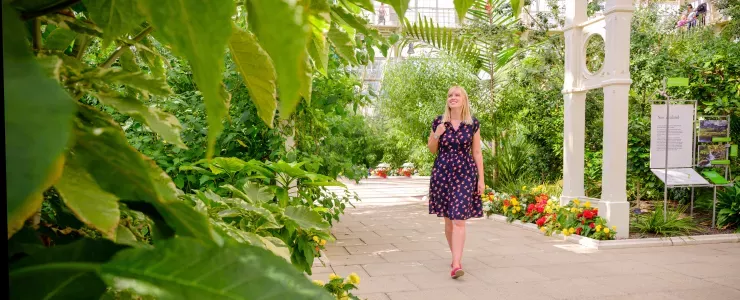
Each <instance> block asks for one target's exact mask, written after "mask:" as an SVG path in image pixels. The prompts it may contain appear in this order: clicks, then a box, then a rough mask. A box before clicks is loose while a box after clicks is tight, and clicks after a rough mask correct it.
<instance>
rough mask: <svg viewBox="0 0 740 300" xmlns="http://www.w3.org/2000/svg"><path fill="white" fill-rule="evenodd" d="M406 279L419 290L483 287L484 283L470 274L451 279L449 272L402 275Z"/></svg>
mask: <svg viewBox="0 0 740 300" xmlns="http://www.w3.org/2000/svg"><path fill="white" fill-rule="evenodd" d="M403 276H405V277H406V278H408V280H409V281H411V282H412V283H413V284H414V285H416V286H417V287H419V289H421V290H427V289H435V288H447V287H454V288H464V287H467V286H484V285H485V283H484V282H482V281H480V280H479V279H478V278H476V277H474V276H473V275H470V274H465V275H463V276H462V277H460V278H457V279H452V278H451V277H450V272H449V271H446V272H431V273H416V274H406V275H403Z"/></svg>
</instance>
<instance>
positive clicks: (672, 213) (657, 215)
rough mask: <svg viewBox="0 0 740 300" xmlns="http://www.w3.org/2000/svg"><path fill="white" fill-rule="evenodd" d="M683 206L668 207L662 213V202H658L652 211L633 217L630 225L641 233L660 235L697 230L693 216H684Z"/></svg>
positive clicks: (681, 233) (673, 234)
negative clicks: (664, 212) (665, 211)
mask: <svg viewBox="0 0 740 300" xmlns="http://www.w3.org/2000/svg"><path fill="white" fill-rule="evenodd" d="M685 211H686V207H685V206H681V207H677V208H676V209H668V210H667V213H666V214H665V216H664V214H663V204H662V203H661V204H658V205H656V206H655V209H654V210H653V211H652V212H648V213H645V214H639V215H636V216H635V217H634V219H633V220H632V222H631V224H630V227H631V228H635V229H637V231H638V232H639V233H641V234H648V233H650V234H656V235H660V236H679V235H690V234H692V233H694V232H698V231H699V227H698V225H697V224H696V222H695V221H694V219H693V218H691V217H689V216H684V212H685Z"/></svg>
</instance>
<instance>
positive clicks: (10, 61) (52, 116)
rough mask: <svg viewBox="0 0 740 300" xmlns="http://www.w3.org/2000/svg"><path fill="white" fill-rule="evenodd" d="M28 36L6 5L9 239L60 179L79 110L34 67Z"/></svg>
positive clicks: (54, 83) (10, 8)
mask: <svg viewBox="0 0 740 300" xmlns="http://www.w3.org/2000/svg"><path fill="white" fill-rule="evenodd" d="M26 32H27V31H26V29H25V28H24V27H23V24H22V23H21V21H20V20H19V18H18V13H17V12H16V11H15V10H14V9H13V8H12V7H10V6H8V5H7V4H6V3H5V2H4V3H3V61H4V64H3V85H4V86H5V89H4V90H5V91H4V96H5V116H6V118H5V128H6V139H5V149H6V153H5V159H6V162H7V163H8V165H7V168H6V173H5V174H6V178H7V180H8V194H7V195H8V211H7V212H8V213H7V217H8V238H10V236H12V235H13V233H15V232H16V231H18V230H19V229H21V227H22V226H23V221H25V220H26V219H28V218H29V217H30V216H31V215H33V214H34V213H35V212H36V209H37V208H38V207H39V206H41V201H42V200H43V198H42V197H41V193H43V191H44V190H46V189H47V188H48V187H49V186H50V185H51V184H52V183H53V182H54V181H55V180H56V178H58V177H59V175H60V174H61V169H62V165H63V164H64V154H63V151H64V148H65V146H66V145H67V143H68V141H69V138H70V137H71V135H72V120H73V118H74V112H75V109H76V107H75V104H74V102H73V101H72V99H70V97H69V95H67V94H66V93H65V91H64V90H62V88H61V87H60V86H59V85H58V84H57V83H56V82H54V80H53V79H51V78H48V77H47V76H46V75H45V74H44V70H43V69H42V67H41V66H40V65H39V64H38V63H37V62H36V61H35V59H34V57H33V55H32V54H31V52H30V51H29V49H28V47H27V43H26V40H25V34H24V33H26ZM58 67H59V65H58V64H55V65H54V66H53V68H58ZM52 73H53V72H52ZM49 124H54V126H49Z"/></svg>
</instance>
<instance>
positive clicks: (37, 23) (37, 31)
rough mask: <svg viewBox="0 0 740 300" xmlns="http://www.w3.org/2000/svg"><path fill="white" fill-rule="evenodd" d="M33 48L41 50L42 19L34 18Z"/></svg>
mask: <svg viewBox="0 0 740 300" xmlns="http://www.w3.org/2000/svg"><path fill="white" fill-rule="evenodd" d="M33 50H35V51H41V20H39V19H38V18H36V19H34V20H33Z"/></svg>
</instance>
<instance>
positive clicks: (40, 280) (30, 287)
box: [8, 239, 126, 300]
mask: <svg viewBox="0 0 740 300" xmlns="http://www.w3.org/2000/svg"><path fill="white" fill-rule="evenodd" d="M125 248H126V246H122V245H116V244H114V243H113V242H111V241H108V240H105V239H101V240H90V239H82V240H79V241H77V242H74V243H71V244H67V245H63V246H56V247H53V248H47V249H44V250H42V251H38V252H35V253H34V254H33V255H31V256H29V257H26V258H24V259H22V260H20V261H18V262H17V263H15V264H12V265H10V270H9V272H8V275H9V277H10V278H9V279H10V299H59V300H62V299H98V298H99V297H100V295H102V294H103V293H104V292H105V289H106V285H105V283H104V282H103V281H102V280H101V279H100V277H99V276H98V274H97V273H96V272H97V271H98V270H99V268H100V265H101V264H102V263H104V262H106V261H108V260H109V259H110V258H111V257H113V255H114V254H115V253H116V252H118V251H120V250H122V249H125Z"/></svg>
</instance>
